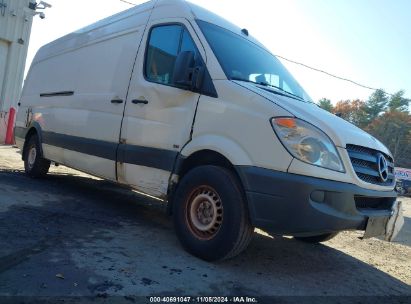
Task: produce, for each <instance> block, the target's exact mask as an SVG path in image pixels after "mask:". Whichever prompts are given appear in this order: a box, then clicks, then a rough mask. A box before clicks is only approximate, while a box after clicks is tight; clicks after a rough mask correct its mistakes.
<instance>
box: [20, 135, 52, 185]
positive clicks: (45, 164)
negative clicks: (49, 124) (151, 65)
mask: <svg viewBox="0 0 411 304" xmlns="http://www.w3.org/2000/svg"><path fill="white" fill-rule="evenodd" d="M32 149H35V153H34V151H33V152H32V151H31V150H32ZM31 153H33V154H31ZM23 155H24V157H23V158H24V170H25V172H26V174H27V175H28V176H30V177H32V178H41V177H44V176H45V175H46V174H47V172H48V171H49V168H50V161H48V160H47V159H44V158H43V157H42V154H41V149H40V142H39V139H38V136H37V135H36V134H33V135H32V136H30V138H28V139H27V143H26V145H25V149H24V153H23Z"/></svg>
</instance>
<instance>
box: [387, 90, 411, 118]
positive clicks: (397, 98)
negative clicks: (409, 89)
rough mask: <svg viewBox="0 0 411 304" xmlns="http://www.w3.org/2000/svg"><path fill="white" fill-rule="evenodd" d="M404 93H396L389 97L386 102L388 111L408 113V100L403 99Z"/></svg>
mask: <svg viewBox="0 0 411 304" xmlns="http://www.w3.org/2000/svg"><path fill="white" fill-rule="evenodd" d="M404 93H405V92H404V91H403V90H401V91H398V92H397V93H395V94H394V95H392V96H391V97H390V100H389V102H388V108H389V109H390V111H391V112H392V111H399V112H407V113H408V111H409V108H408V104H409V100H408V99H405V98H404Z"/></svg>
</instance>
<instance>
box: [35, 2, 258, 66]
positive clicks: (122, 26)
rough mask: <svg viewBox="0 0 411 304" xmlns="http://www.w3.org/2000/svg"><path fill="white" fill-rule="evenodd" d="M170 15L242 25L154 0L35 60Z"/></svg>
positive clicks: (232, 28)
mask: <svg viewBox="0 0 411 304" xmlns="http://www.w3.org/2000/svg"><path fill="white" fill-rule="evenodd" d="M153 8H156V9H155V11H154V12H153V11H152V10H153ZM170 17H181V18H187V19H200V20H204V21H207V22H210V23H213V24H216V25H218V26H221V27H223V28H226V29H228V30H230V31H233V32H235V33H238V34H240V32H241V28H240V27H238V26H236V25H234V24H232V23H230V22H228V21H227V20H225V19H224V18H222V17H220V16H218V15H216V14H214V13H212V12H210V11H208V10H206V9H204V8H202V7H200V6H197V5H195V4H193V3H190V2H187V1H185V0H151V1H148V2H146V3H143V4H140V5H137V6H134V7H132V8H130V9H128V10H125V11H123V12H120V13H118V14H115V15H113V16H110V17H107V18H105V19H102V20H100V21H97V22H95V23H93V24H91V25H89V26H86V27H83V28H81V29H79V30H77V31H75V32H73V33H70V34H68V35H66V36H63V37H61V38H59V39H57V40H55V41H53V42H51V43H49V44H47V45H45V46H43V47H42V48H41V49H40V50H39V51H38V53H37V54H36V56H35V58H34V60H33V63H37V62H39V61H42V60H45V59H47V58H49V57H51V56H54V55H57V54H60V53H62V52H64V51H66V50H69V49H75V48H76V47H80V46H83V45H85V44H88V43H91V42H92V41H96V40H99V39H102V38H104V37H106V36H111V35H113V34H115V33H119V32H126V31H127V30H132V29H133V28H136V27H137V26H141V25H144V24H145V23H146V22H147V20H148V19H149V18H151V20H157V19H162V18H170ZM111 24H113V26H109V25H111ZM248 39H250V40H251V41H253V42H254V43H256V44H258V45H260V46H262V45H261V44H260V43H259V42H258V41H256V40H255V39H253V38H252V37H248ZM262 47H263V46H262Z"/></svg>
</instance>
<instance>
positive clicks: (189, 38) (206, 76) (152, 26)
mask: <svg viewBox="0 0 411 304" xmlns="http://www.w3.org/2000/svg"><path fill="white" fill-rule="evenodd" d="M15 136H16V142H17V145H18V146H19V148H20V149H21V150H22V155H23V160H24V162H25V170H26V172H27V174H28V175H30V176H32V177H41V176H43V175H45V174H46V173H47V172H48V170H49V166H50V162H55V163H59V164H64V165H66V166H68V167H72V168H75V169H78V170H81V171H84V172H87V173H90V174H92V175H95V176H99V177H102V178H105V179H108V180H111V181H114V182H118V183H121V184H125V185H129V186H131V187H132V188H134V189H137V190H138V191H140V192H143V193H146V194H148V195H151V196H155V197H158V198H161V199H163V200H164V201H166V202H168V204H169V211H170V214H172V216H173V218H174V223H175V230H176V233H177V235H178V237H179V239H180V240H181V243H182V244H183V246H184V247H185V248H186V249H187V250H188V251H189V252H191V253H192V254H194V255H196V256H198V257H200V258H203V259H205V260H210V261H211V260H219V259H224V258H229V257H232V256H234V255H236V254H238V253H239V252H241V251H242V250H243V249H244V248H246V246H247V245H248V243H249V242H250V239H251V237H252V235H253V231H254V228H255V227H258V228H261V229H264V230H266V231H269V232H271V233H273V234H279V235H290V236H295V237H296V238H298V239H299V240H303V241H307V242H322V241H325V240H328V239H330V238H331V237H333V236H335V235H336V233H338V232H339V231H342V230H350V229H352V230H365V231H366V232H365V236H366V237H370V236H377V235H383V236H386V237H387V238H388V239H391V238H392V237H393V236H395V234H396V232H397V231H398V229H399V227H400V226H401V213H400V208H399V206H398V203H397V202H396V194H395V192H394V191H393V189H394V184H395V178H394V174H393V173H394V172H393V168H394V165H393V158H392V156H391V153H390V152H389V151H388V150H387V148H386V147H385V146H384V145H383V144H381V143H380V142H379V141H378V140H376V139H375V138H373V137H372V136H370V135H369V134H367V133H365V132H363V131H361V130H360V129H358V128H356V127H355V126H353V125H351V124H349V123H347V122H346V121H344V120H342V119H340V118H338V117H337V116H334V115H332V114H330V113H328V112H326V111H323V110H322V109H320V108H319V107H318V106H316V105H315V104H314V103H313V102H312V101H311V100H310V97H309V96H308V95H307V94H306V93H305V91H304V90H303V88H302V87H301V86H300V85H299V84H298V83H297V81H296V80H295V79H294V78H293V76H292V75H291V74H290V73H289V72H288V71H287V70H286V69H285V68H284V66H283V65H282V64H281V63H280V62H279V60H278V59H277V58H276V57H275V56H273V55H272V54H271V53H270V51H269V50H267V49H266V48H265V47H264V46H263V45H261V44H260V43H259V42H258V41H256V40H255V39H253V38H252V37H251V36H250V35H249V34H248V31H247V30H245V29H241V28H238V27H236V26H234V25H232V24H230V23H229V22H227V21H225V20H224V19H222V18H220V17H218V16H216V15H214V14H212V13H210V12H208V11H206V10H204V9H202V8H200V7H198V6H196V5H193V4H191V3H188V2H185V1H182V0H153V1H150V2H147V3H145V4H142V5H139V6H136V7H134V8H132V9H130V10H127V11H125V12H122V13H120V14H117V15H114V16H112V17H110V18H107V19H104V20H102V21H99V22H97V23H95V24H93V25H91V26H88V27H86V28H83V29H81V30H79V31H77V32H74V33H72V34H69V35H67V36H65V37H63V38H60V39H58V40H56V41H54V42H52V43H50V44H48V45H46V46H44V47H42V48H41V49H40V50H39V52H38V53H37V55H36V57H35V59H34V61H33V64H32V66H31V68H30V72H29V74H28V76H27V79H26V82H25V86H24V89H23V93H22V98H21V101H20V108H19V112H18V117H17V123H16V128H15Z"/></svg>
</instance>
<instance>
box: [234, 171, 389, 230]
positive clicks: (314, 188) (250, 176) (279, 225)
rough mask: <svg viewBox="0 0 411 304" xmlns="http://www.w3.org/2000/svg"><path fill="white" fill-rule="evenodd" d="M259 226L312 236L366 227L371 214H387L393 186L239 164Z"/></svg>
mask: <svg viewBox="0 0 411 304" xmlns="http://www.w3.org/2000/svg"><path fill="white" fill-rule="evenodd" d="M236 169H237V171H238V173H239V175H240V178H241V180H242V182H243V185H244V188H245V191H246V195H247V199H248V204H249V211H250V218H251V221H252V223H253V225H254V226H255V227H258V228H261V229H263V230H266V231H269V232H272V233H276V234H283V235H295V236H310V235H318V234H323V233H330V232H338V231H342V230H365V228H366V225H367V222H368V219H369V218H370V217H372V218H388V217H390V216H391V213H392V206H393V204H394V202H395V200H396V193H395V192H394V191H388V192H383V191H373V190H367V189H363V188H361V187H358V186H356V185H353V184H347V183H342V182H336V181H330V180H324V179H319V178H314V177H308V176H301V175H295V174H290V173H284V172H277V171H272V170H268V169H263V168H256V167H246V166H238V167H236Z"/></svg>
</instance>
